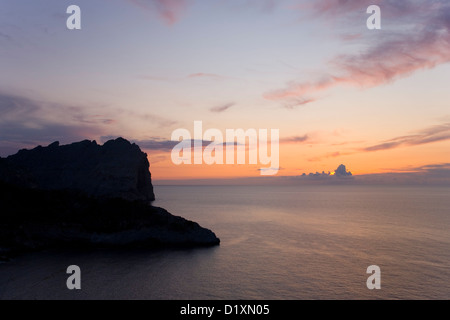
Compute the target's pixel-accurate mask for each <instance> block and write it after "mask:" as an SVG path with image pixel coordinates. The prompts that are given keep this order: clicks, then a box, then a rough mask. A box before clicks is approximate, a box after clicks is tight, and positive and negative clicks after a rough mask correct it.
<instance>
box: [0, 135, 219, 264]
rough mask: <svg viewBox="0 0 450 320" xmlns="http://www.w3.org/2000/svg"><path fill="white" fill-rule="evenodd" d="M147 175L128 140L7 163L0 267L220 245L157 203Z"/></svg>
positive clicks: (0, 186) (0, 193) (1, 176)
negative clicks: (63, 250) (28, 257)
mask: <svg viewBox="0 0 450 320" xmlns="http://www.w3.org/2000/svg"><path fill="white" fill-rule="evenodd" d="M123 153H125V154H123ZM113 159H115V160H113ZM148 168H149V163H148V161H147V156H146V155H145V153H143V152H142V151H141V150H140V149H139V147H138V146H136V145H134V144H130V143H129V142H128V141H126V140H124V139H118V140H114V141H111V142H107V143H105V145H104V146H98V145H97V144H96V143H95V142H89V141H84V142H80V143H75V144H71V145H69V146H61V147H60V146H59V145H57V144H54V145H50V146H49V147H46V148H42V147H38V148H35V149H33V150H29V151H26V150H23V151H20V152H19V153H18V154H16V155H14V156H10V157H8V158H6V159H1V158H0V207H1V211H0V258H1V259H0V260H5V259H6V258H7V256H9V255H11V254H14V253H17V252H25V251H32V250H39V249H47V248H57V247H69V246H73V247H84V246H86V247H92V246H95V247H105V246H108V247H111V246H112V247H118V246H120V247H123V246H133V247H136V246H144V247H161V246H177V247H192V246H213V245H218V244H219V243H220V240H219V239H218V238H217V237H216V235H215V234H214V233H213V232H212V231H211V230H208V229H205V228H203V227H201V226H200V225H198V224H197V223H195V222H192V221H188V220H186V219H184V218H182V217H177V216H174V215H172V214H170V213H169V212H167V211H166V210H164V209H162V208H158V207H154V206H152V205H151V204H150V201H151V200H154V195H153V186H152V184H151V178H150V172H149V170H148Z"/></svg>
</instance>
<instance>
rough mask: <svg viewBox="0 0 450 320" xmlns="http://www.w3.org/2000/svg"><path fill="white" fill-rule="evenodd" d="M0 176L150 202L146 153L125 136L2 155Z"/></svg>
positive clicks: (39, 185) (27, 183)
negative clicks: (99, 141) (101, 143)
mask: <svg viewBox="0 0 450 320" xmlns="http://www.w3.org/2000/svg"><path fill="white" fill-rule="evenodd" d="M3 163H4V164H5V168H6V166H8V168H7V169H6V170H5V169H3V170H1V169H0V179H2V178H3V179H2V180H3V181H7V182H11V183H15V184H18V183H20V184H21V185H24V186H29V187H35V188H39V189H44V190H65V189H68V190H82V191H84V192H85V193H87V194H88V195H91V196H108V197H120V198H124V199H128V200H144V201H153V200H155V195H154V194H153V186H152V183H151V176H150V171H149V162H148V160H147V155H146V154H145V153H144V152H142V151H141V150H140V148H139V147H138V146H137V145H136V144H131V143H130V142H128V141H127V140H125V139H122V138H118V139H116V140H110V141H108V142H106V143H105V144H104V145H103V146H101V145H98V144H97V143H96V142H95V141H88V140H85V141H82V142H77V143H73V144H70V145H65V146H60V145H59V143H58V142H54V143H52V144H51V145H49V146H48V147H41V146H39V147H37V148H34V149H32V150H21V151H19V152H18V153H17V154H15V155H13V156H9V157H8V158H6V159H5V160H4V161H3Z"/></svg>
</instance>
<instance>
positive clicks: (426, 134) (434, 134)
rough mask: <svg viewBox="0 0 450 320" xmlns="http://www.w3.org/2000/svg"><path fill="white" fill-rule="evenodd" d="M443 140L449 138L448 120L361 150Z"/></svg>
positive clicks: (382, 148) (385, 148)
mask: <svg viewBox="0 0 450 320" xmlns="http://www.w3.org/2000/svg"><path fill="white" fill-rule="evenodd" d="M445 140H450V122H448V123H444V124H441V125H436V126H432V127H429V128H426V129H423V130H421V131H419V132H418V133H416V134H412V135H407V136H401V137H396V138H393V139H390V140H388V141H385V142H383V143H380V144H376V145H373V146H370V147H367V148H364V149H363V151H366V152H372V151H381V150H389V149H394V148H398V147H404V146H416V145H423V144H428V143H433V142H438V141H445Z"/></svg>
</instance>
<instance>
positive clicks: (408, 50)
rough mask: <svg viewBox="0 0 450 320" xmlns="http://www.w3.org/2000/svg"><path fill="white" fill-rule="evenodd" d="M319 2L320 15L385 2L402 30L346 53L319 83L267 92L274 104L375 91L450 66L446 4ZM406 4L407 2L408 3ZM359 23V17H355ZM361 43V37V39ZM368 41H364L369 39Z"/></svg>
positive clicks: (448, 8)
mask: <svg viewBox="0 0 450 320" xmlns="http://www.w3.org/2000/svg"><path fill="white" fill-rule="evenodd" d="M400 2H402V1H392V0H391V1H388V0H379V1H362V2H361V1H351V0H348V1H340V0H333V1H328V0H327V1H325V0H323V1H316V2H314V5H313V7H312V9H311V10H312V11H313V12H314V14H315V15H316V16H319V17H322V18H324V19H326V18H327V17H328V16H330V15H331V16H333V15H337V16H339V15H343V16H345V17H348V16H351V15H352V14H354V13H355V12H359V13H361V12H365V11H361V9H364V8H367V5H368V4H369V3H370V4H379V5H381V6H382V7H383V11H382V12H383V13H385V12H386V13H389V14H390V15H392V16H396V17H398V19H397V20H396V23H397V26H396V28H395V29H394V28H392V29H390V30H384V29H382V30H380V31H376V32H379V33H380V36H379V37H378V38H377V39H376V41H373V40H374V39H373V37H370V38H369V40H370V41H371V42H367V43H365V45H366V47H367V49H366V50H364V51H363V52H361V53H357V54H341V55H337V56H335V57H334V58H332V59H331V61H330V62H329V65H330V69H331V70H332V71H330V72H327V73H324V74H323V75H322V76H321V77H319V78H318V79H316V80H313V81H306V82H305V81H291V82H289V83H288V84H287V86H286V87H285V88H282V89H277V90H272V91H270V92H267V93H266V94H264V97H265V98H266V99H268V100H285V101H286V100H287V101H288V102H289V99H294V98H295V99H300V101H309V100H311V99H314V98H311V95H313V94H317V93H319V92H322V91H325V90H328V89H330V88H332V87H335V86H338V85H350V86H355V87H362V88H370V87H375V86H379V85H383V84H386V83H389V82H392V81H395V80H397V79H400V78H404V77H407V76H409V75H411V74H413V73H414V72H417V71H419V70H426V69H432V68H434V67H436V66H438V65H441V64H444V63H447V62H450V3H449V2H447V1H446V2H444V1H433V2H432V3H431V4H430V3H429V2H428V1H423V0H422V1H415V2H414V5H410V2H409V1H408V4H406V3H403V2H402V3H403V4H400ZM405 2H406V1H405ZM353 20H354V19H353ZM356 39H359V38H358V37H357V38H356ZM363 40H364V39H363Z"/></svg>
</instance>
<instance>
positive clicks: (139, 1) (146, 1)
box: [127, 0, 189, 25]
mask: <svg viewBox="0 0 450 320" xmlns="http://www.w3.org/2000/svg"><path fill="white" fill-rule="evenodd" d="M127 1H128V2H130V3H131V4H133V5H135V6H137V7H139V8H141V9H143V10H146V11H151V12H157V13H158V15H159V16H160V17H161V18H162V19H163V20H164V21H165V22H166V23H167V24H169V25H173V24H174V23H176V22H177V21H178V20H179V19H180V17H181V16H182V15H183V14H184V12H185V11H186V9H187V7H188V5H189V3H188V2H189V1H188V0H127Z"/></svg>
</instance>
